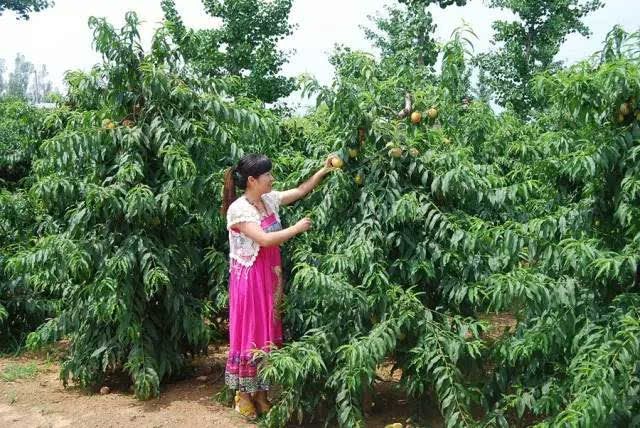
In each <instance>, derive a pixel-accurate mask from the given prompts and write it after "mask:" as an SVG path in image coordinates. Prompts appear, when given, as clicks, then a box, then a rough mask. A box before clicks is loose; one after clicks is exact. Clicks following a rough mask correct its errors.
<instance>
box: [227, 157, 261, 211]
mask: <svg viewBox="0 0 640 428" xmlns="http://www.w3.org/2000/svg"><path fill="white" fill-rule="evenodd" d="M271 167H272V164H271V159H269V158H268V157H267V156H265V155H257V154H249V155H246V156H244V157H243V158H242V159H240V160H239V161H238V164H237V165H236V166H235V167H233V168H229V169H228V170H227V171H226V172H225V176H224V190H223V195H222V208H221V209H222V212H223V213H226V212H227V210H228V209H229V205H231V203H232V202H233V201H235V200H236V199H237V196H236V186H238V187H239V188H241V189H243V190H244V189H246V188H247V182H248V180H249V177H259V176H260V175H262V174H264V173H266V172H269V171H271Z"/></svg>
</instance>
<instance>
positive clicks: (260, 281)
mask: <svg viewBox="0 0 640 428" xmlns="http://www.w3.org/2000/svg"><path fill="white" fill-rule="evenodd" d="M260 225H261V226H262V229H263V230H264V231H265V232H273V231H276V230H280V229H282V226H281V224H280V221H279V220H278V218H277V216H276V215H275V214H274V213H271V214H270V215H269V216H267V217H265V218H264V219H262V220H261V222H260ZM281 266H282V264H281V259H280V248H279V247H278V246H273V247H260V250H259V252H258V256H257V257H256V259H255V261H254V262H253V264H252V265H251V266H250V267H246V266H243V265H241V264H240V263H238V262H237V261H236V260H233V259H232V260H231V272H230V278H229V342H230V347H229V356H228V358H227V366H226V370H225V383H226V385H227V386H228V387H229V388H230V389H234V390H237V391H241V392H248V393H253V392H257V391H266V390H268V389H269V385H268V384H266V383H265V382H261V381H260V380H259V379H258V377H257V362H256V361H254V359H253V351H254V350H255V349H261V350H263V351H269V350H270V349H273V348H274V347H279V346H281V345H282V321H281V320H280V313H279V310H278V304H279V302H280V301H281V299H282V295H283V290H282V282H283V281H282V267H281Z"/></svg>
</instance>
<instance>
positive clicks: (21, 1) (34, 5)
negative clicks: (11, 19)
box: [0, 0, 54, 19]
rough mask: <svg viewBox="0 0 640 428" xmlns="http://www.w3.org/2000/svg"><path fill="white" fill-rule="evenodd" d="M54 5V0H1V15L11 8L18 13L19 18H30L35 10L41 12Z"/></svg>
mask: <svg viewBox="0 0 640 428" xmlns="http://www.w3.org/2000/svg"><path fill="white" fill-rule="evenodd" d="M53 5H54V2H53V1H50V0H0V15H2V13H3V12H4V11H5V10H11V11H13V12H15V13H16V14H17V15H18V19H29V15H30V14H32V13H33V12H40V11H41V10H43V9H46V8H48V7H51V6H53Z"/></svg>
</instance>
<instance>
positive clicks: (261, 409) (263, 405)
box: [256, 400, 271, 415]
mask: <svg viewBox="0 0 640 428" xmlns="http://www.w3.org/2000/svg"><path fill="white" fill-rule="evenodd" d="M256 410H257V411H258V414H260V415H262V414H263V413H267V412H268V411H269V410H271V403H269V400H256Z"/></svg>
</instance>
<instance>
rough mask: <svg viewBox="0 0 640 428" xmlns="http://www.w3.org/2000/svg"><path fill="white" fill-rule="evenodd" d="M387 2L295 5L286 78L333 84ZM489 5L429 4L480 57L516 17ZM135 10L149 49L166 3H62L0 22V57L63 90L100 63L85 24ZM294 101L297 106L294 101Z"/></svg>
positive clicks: (597, 17) (189, 2) (186, 11)
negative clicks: (70, 73) (463, 33)
mask: <svg viewBox="0 0 640 428" xmlns="http://www.w3.org/2000/svg"><path fill="white" fill-rule="evenodd" d="M638 1H640V0H605V7H604V8H603V9H600V10H598V11H596V12H595V13H592V14H591V15H589V16H588V17H587V18H586V19H585V23H586V24H587V25H588V26H589V27H590V28H591V30H592V32H593V36H592V37H591V38H589V39H585V38H584V37H582V36H579V35H575V34H574V35H571V36H569V37H568V39H567V41H566V42H565V44H564V45H563V47H562V49H561V51H560V53H559V54H558V58H557V59H560V60H563V61H565V62H567V63H574V62H576V61H579V60H581V59H584V58H585V57H587V56H589V55H590V54H592V53H593V52H595V51H597V50H599V49H600V46H601V43H602V40H603V39H604V37H605V35H606V34H607V32H608V31H609V30H610V29H611V28H612V27H613V25H615V24H619V25H621V26H622V27H623V28H625V29H626V30H627V31H635V30H638V29H639V27H640V24H638V23H640V7H637V6H635V7H634V6H633V5H634V4H637V2H638ZM176 3H177V8H178V10H179V12H180V13H181V15H182V18H183V20H184V22H185V24H186V25H187V26H189V27H192V28H210V27H212V26H216V25H219V21H216V20H214V19H213V18H211V17H209V16H208V15H206V14H205V13H204V9H203V7H202V3H201V1H200V0H177V1H176ZM387 3H390V1H388V0H322V1H316V0H294V5H293V8H292V11H291V14H290V22H291V23H293V24H297V26H298V27H297V29H296V30H295V32H294V34H293V35H292V36H290V37H289V38H288V39H286V40H284V41H283V42H282V43H281V47H282V48H283V49H295V53H294V54H293V55H292V56H291V59H290V62H289V63H288V64H286V65H285V66H284V68H283V70H282V73H283V74H284V75H287V76H297V75H299V74H300V73H303V72H306V73H311V74H313V75H315V76H316V78H317V79H318V80H319V81H320V82H321V83H323V84H329V83H331V79H332V77H333V70H332V68H331V65H330V64H329V62H328V55H329V53H330V52H331V51H332V50H333V47H334V45H335V44H336V43H338V44H344V45H346V46H349V47H351V48H353V49H360V50H366V51H370V52H371V51H374V49H373V48H372V47H371V45H370V43H369V42H368V41H367V40H366V39H365V38H364V34H363V31H362V29H361V26H362V25H369V20H368V18H367V16H369V15H375V14H376V13H384V5H385V4H387ZM486 3H487V2H486V0H470V1H469V3H468V4H467V6H464V7H457V6H451V7H448V8H446V9H440V8H439V7H437V6H431V7H430V8H431V12H432V14H433V16H434V22H435V23H436V24H437V29H436V37H437V38H438V39H440V40H442V41H445V40H447V39H448V38H449V36H450V35H451V32H452V31H453V30H454V29H455V28H456V27H458V26H460V25H461V24H462V23H463V20H464V21H465V22H467V23H468V24H469V25H471V27H472V28H473V30H474V32H475V33H476V35H477V36H478V39H477V40H474V49H475V52H485V51H488V50H490V49H492V48H493V47H492V45H491V37H492V35H493V30H492V28H491V23H492V22H494V21H495V20H497V19H509V18H510V17H511V15H510V14H509V13H508V12H506V11H501V10H499V9H490V8H488V7H487V6H486ZM130 10H133V11H135V12H136V13H137V14H138V16H139V17H140V19H141V20H142V21H144V23H143V26H142V28H141V37H142V42H143V46H148V45H149V43H150V40H151V36H152V34H153V31H154V29H155V28H157V27H158V26H159V25H160V22H161V20H162V10H161V9H160V0H109V1H103V0H56V5H55V6H54V7H53V8H51V9H47V10H45V11H42V12H39V13H36V14H33V15H32V16H31V19H29V20H28V21H23V20H20V21H18V20H16V19H15V15H14V14H13V13H11V12H5V14H4V15H2V16H0V58H4V59H5V61H6V65H7V67H8V68H9V70H11V69H12V68H13V61H14V58H15V56H16V53H18V52H20V53H23V54H24V55H25V56H26V58H27V59H28V60H29V61H31V62H32V63H34V64H46V65H47V69H48V70H49V74H50V78H51V79H52V80H53V82H54V85H55V86H58V87H61V86H62V77H63V75H64V72H65V71H66V70H70V69H74V70H75V69H83V70H88V69H90V68H91V66H92V65H94V64H96V63H98V62H99V61H100V58H99V56H98V55H97V54H96V53H95V52H94V51H93V48H92V46H91V42H92V34H91V30H90V29H89V27H88V25H87V21H88V19H89V17H90V16H98V17H105V18H106V19H107V20H108V21H109V22H111V23H112V24H113V25H115V26H116V27H120V26H121V25H122V24H123V22H124V14H125V13H126V12H127V11H130ZM289 101H292V102H294V103H295V102H297V101H299V97H296V96H295V95H294V96H293V97H291V98H290V100H289Z"/></svg>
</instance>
